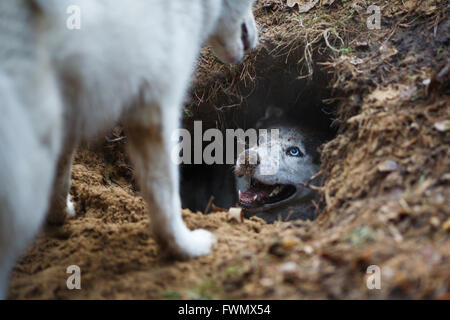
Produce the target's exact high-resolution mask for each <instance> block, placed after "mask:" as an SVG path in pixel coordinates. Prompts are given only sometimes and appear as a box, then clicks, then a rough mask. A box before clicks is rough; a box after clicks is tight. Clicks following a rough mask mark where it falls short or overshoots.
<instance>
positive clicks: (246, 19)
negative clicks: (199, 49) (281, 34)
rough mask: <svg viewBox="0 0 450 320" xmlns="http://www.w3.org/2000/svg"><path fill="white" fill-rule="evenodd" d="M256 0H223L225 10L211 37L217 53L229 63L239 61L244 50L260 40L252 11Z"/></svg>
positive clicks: (251, 47) (210, 42) (211, 42)
mask: <svg viewBox="0 0 450 320" xmlns="http://www.w3.org/2000/svg"><path fill="white" fill-rule="evenodd" d="M253 2H254V0H223V4H222V5H223V10H222V12H221V16H220V17H219V20H218V23H217V25H216V28H215V30H214V32H213V34H212V36H211V37H210V38H209V41H208V42H209V44H210V45H211V46H212V49H213V50H214V52H215V54H216V55H217V56H218V57H219V59H220V60H222V61H224V62H227V63H238V62H240V61H241V60H242V59H243V57H244V52H245V51H248V50H251V49H253V48H254V47H255V46H256V44H257V42H258V31H257V29H256V22H255V18H254V16H253V12H252V5H253Z"/></svg>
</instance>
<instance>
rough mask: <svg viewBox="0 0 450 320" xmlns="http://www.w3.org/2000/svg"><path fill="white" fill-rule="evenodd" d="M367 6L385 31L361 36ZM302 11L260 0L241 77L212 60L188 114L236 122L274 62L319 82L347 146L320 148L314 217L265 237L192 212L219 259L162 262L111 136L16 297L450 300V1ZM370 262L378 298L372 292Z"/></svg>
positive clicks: (22, 265) (30, 261)
mask: <svg viewBox="0 0 450 320" xmlns="http://www.w3.org/2000/svg"><path fill="white" fill-rule="evenodd" d="M291 2H292V1H290V3H291ZM299 2H300V1H299ZM369 4H371V5H378V6H379V7H380V8H381V16H382V20H381V29H380V30H370V29H368V28H367V26H366V20H367V17H368V16H369V15H368V14H367V11H366V9H367V6H368V5H369ZM301 9H302V10H303V11H305V10H306V9H305V8H304V7H301ZM298 10H299V7H298V6H297V5H295V6H294V7H292V8H290V7H288V6H287V5H286V3H285V2H283V1H264V2H260V3H259V4H258V5H257V8H256V16H257V19H258V22H259V24H260V26H261V29H262V30H261V32H262V47H261V49H260V50H258V51H257V52H255V53H253V54H251V55H250V56H248V57H247V58H246V60H245V63H244V64H243V65H241V66H226V65H224V64H222V63H220V62H219V61H217V59H216V58H215V57H214V56H213V55H212V54H211V53H209V52H208V50H205V51H204V52H203V54H202V56H201V59H200V65H199V68H198V71H197V76H196V84H195V86H194V87H193V90H192V97H191V99H190V101H189V102H188V103H187V104H186V109H185V113H186V115H187V118H188V119H189V118H190V117H193V118H194V117H195V116H196V115H198V114H209V115H210V119H216V118H219V119H222V120H223V122H222V125H223V126H226V125H227V122H226V120H227V118H226V117H221V116H220V114H223V110H233V111H232V112H238V111H236V110H238V109H239V106H240V108H241V109H245V104H246V98H247V97H249V96H251V93H252V92H254V91H255V90H257V88H258V87H259V86H261V85H264V81H263V80H262V77H261V76H262V75H263V73H264V72H263V71H261V70H260V69H258V66H261V64H262V63H264V60H265V59H267V57H269V56H270V57H272V58H273V59H275V60H276V61H278V63H279V64H280V65H281V64H283V63H285V64H286V68H287V69H288V70H289V77H292V74H293V73H294V72H295V73H296V74H295V77H294V78H296V79H298V80H299V81H306V82H301V83H300V82H299V87H298V90H300V89H301V85H302V84H306V83H308V82H311V81H313V82H314V81H319V80H317V79H318V78H317V77H318V76H319V75H320V77H321V79H320V81H321V83H326V85H325V84H324V87H326V88H323V89H326V90H324V92H325V93H324V95H322V96H320V98H321V99H322V100H325V101H322V103H325V104H326V105H329V106H331V110H327V112H331V115H330V117H333V126H334V128H336V129H335V130H336V131H337V134H336V136H335V137H334V138H333V139H332V140H331V141H329V142H328V143H326V144H325V145H324V146H323V148H322V168H321V170H322V175H323V179H324V183H323V185H322V186H321V187H320V189H319V190H320V192H321V194H322V202H323V204H322V206H323V209H322V210H321V212H320V215H319V217H318V219H317V220H316V221H313V222H312V221H290V222H276V223H274V224H270V225H269V224H266V223H265V222H264V221H262V220H260V219H258V218H251V219H245V220H244V222H240V221H238V219H237V220H229V219H227V213H226V212H215V213H212V214H208V215H204V214H201V213H192V212H190V211H189V210H184V211H183V217H184V220H185V221H186V223H187V225H188V226H189V227H190V228H205V229H208V230H211V231H212V232H214V234H215V235H216V236H217V238H218V244H217V247H216V248H215V250H214V251H213V253H212V254H210V255H207V256H204V257H201V258H198V259H194V260H190V261H184V262H174V261H169V260H166V259H165V257H164V254H163V253H162V252H159V248H158V247H157V246H156V244H155V242H154V240H153V238H152V235H151V233H150V231H149V228H148V224H149V223H150V221H149V218H148V215H147V213H146V205H145V202H144V201H143V199H142V198H141V197H140V195H139V190H138V188H137V187H136V186H135V184H134V181H133V171H132V168H131V166H130V165H129V163H128V160H127V159H126V157H125V155H124V153H123V146H124V145H125V144H126V137H124V136H123V135H122V133H121V132H120V128H119V129H117V128H116V130H115V131H113V134H112V135H110V136H108V139H107V142H105V143H101V144H100V147H96V148H93V147H90V148H87V147H83V148H81V149H80V151H79V152H78V154H77V156H76V159H75V164H74V168H73V185H72V190H71V194H72V196H73V199H74V201H75V204H76V211H77V217H76V218H73V219H70V220H68V221H67V223H66V224H64V226H62V227H61V228H50V227H46V228H44V230H43V231H42V233H41V234H40V235H39V237H38V239H37V240H36V242H35V244H34V245H33V246H32V247H31V248H30V249H29V250H28V252H27V253H26V254H25V255H24V256H23V257H22V259H21V260H20V262H19V263H18V264H17V265H16V267H15V268H14V272H13V278H12V282H11V289H10V292H9V298H12V299H28V298H33V299H46V298H64V299H82V298H101V299H117V298H123V299H146V298H151V299H187V298H194V299H204V298H206V299H215V298H238V299H240V298H257V299H299V298H300V299H327V298H331V299H352V298H355V299H361V298H371V299H391V298H401V299H417V298H432V299H449V298H450V268H449V266H450V126H449V121H450V103H449V102H450V99H449V85H448V84H449V74H450V72H449V68H450V54H449V47H450V41H449V37H450V20H449V18H448V12H449V2H448V1H426V0H423V1H420V0H419V1H412V0H411V1H408V0H403V1H371V2H370V3H369V2H367V1H320V3H319V2H318V3H317V4H316V5H315V6H314V7H312V8H310V9H309V10H306V11H305V12H302V13H299V11H298ZM262 58H263V59H262ZM261 61H263V62H261ZM266 76H267V78H270V75H269V74H266ZM294 96H295V95H294ZM206 107H209V108H208V110H204V108H206ZM214 107H215V108H214ZM223 107H226V108H225V109H221V108H223ZM236 108H237V109H236ZM230 112H231V111H230ZM218 114H219V116H217V115H218ZM186 121H187V122H189V120H185V122H186ZM216 125H217V124H216V123H215V121H213V120H211V126H216ZM70 265H78V266H79V267H80V268H81V272H82V273H81V277H82V278H81V286H82V289H81V290H68V289H67V287H66V279H67V277H68V276H69V274H67V273H66V269H67V267H68V266H70ZM374 265H375V266H378V267H379V268H380V270H381V289H379V290H378V289H374V290H370V289H368V286H367V281H368V280H369V282H370V283H372V282H371V278H370V276H371V274H370V273H368V270H373V267H372V268H369V267H370V266H374ZM375 268H376V267H375Z"/></svg>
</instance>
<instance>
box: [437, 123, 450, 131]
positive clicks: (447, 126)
mask: <svg viewBox="0 0 450 320" xmlns="http://www.w3.org/2000/svg"><path fill="white" fill-rule="evenodd" d="M434 127H435V128H436V130H437V131H440V132H446V131H449V130H450V120H444V121H439V122H435V123H434Z"/></svg>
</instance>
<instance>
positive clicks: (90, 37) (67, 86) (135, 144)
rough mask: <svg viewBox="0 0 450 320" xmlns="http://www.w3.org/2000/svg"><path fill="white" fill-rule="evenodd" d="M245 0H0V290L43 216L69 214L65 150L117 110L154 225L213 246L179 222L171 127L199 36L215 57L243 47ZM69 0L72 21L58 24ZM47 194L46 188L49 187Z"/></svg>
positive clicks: (234, 54)
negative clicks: (75, 15)
mask: <svg viewBox="0 0 450 320" xmlns="http://www.w3.org/2000/svg"><path fill="white" fill-rule="evenodd" d="M252 2H253V0H189V1H187V0H171V1H165V0H128V1H123V0H97V1H94V0H34V1H33V0H14V1H2V2H0V114H1V116H0V150H1V153H0V298H1V297H2V296H4V294H5V293H6V289H7V279H8V277H9V273H10V270H11V268H12V266H13V264H14V262H15V261H16V259H17V257H18V255H19V254H21V253H22V252H23V250H24V248H25V247H26V245H27V244H28V243H29V242H30V241H31V240H32V239H33V237H34V235H35V234H36V232H37V231H38V229H39V227H40V225H41V224H42V222H43V221H44V219H45V215H46V212H48V217H49V221H50V222H54V223H61V222H63V221H64V218H65V215H66V212H68V213H73V205H72V204H71V202H70V198H69V197H68V191H69V187H70V168H71V160H72V154H73V149H74V148H75V147H76V144H77V142H78V141H79V140H80V139H89V138H91V137H93V136H95V135H97V134H99V133H101V132H102V130H104V129H106V128H108V127H110V126H111V125H112V124H113V123H114V122H115V121H117V120H119V119H121V120H122V121H123V123H124V124H125V126H126V130H127V131H128V137H129V149H130V150H129V151H130V156H131V158H132V160H133V162H134V165H135V168H136V172H137V174H138V180H139V182H140V184H141V188H142V192H143V195H144V197H145V199H146V200H147V202H148V207H149V212H150V215H151V220H152V227H153V231H154V234H155V236H156V238H157V240H158V241H159V243H160V245H161V246H162V247H163V248H165V249H167V250H168V251H169V252H171V253H172V254H174V255H176V256H181V257H195V256H199V255H203V254H206V253H208V252H210V250H211V246H212V245H213V243H214V237H213V235H212V234H211V233H209V232H208V231H205V230H195V231H190V230H189V229H188V228H187V227H186V226H185V225H184V223H183V221H182V218H181V212H180V198H179V195H178V170H177V168H176V166H175V165H173V164H172V163H171V161H170V160H169V159H170V150H171V142H170V136H171V133H172V131H173V130H174V129H176V128H177V127H178V125H179V120H180V119H179V118H180V114H181V105H182V101H183V98H184V95H185V92H186V89H187V87H188V85H189V79H190V77H191V74H192V71H193V69H194V66H195V62H196V58H197V55H198V52H199V50H200V47H201V46H202V44H204V43H205V42H206V41H208V40H210V43H211V45H212V46H213V49H214V50H215V51H216V53H217V55H218V56H219V58H221V59H222V60H224V61H229V62H236V61H238V60H240V59H241V58H242V56H243V46H242V41H241V25H242V23H244V22H245V23H246V24H247V29H248V33H249V37H248V39H249V41H250V42H251V47H254V46H255V45H256V42H257V32H256V27H255V23H254V19H253V15H252V12H251V5H252ZM69 5H78V6H79V7H80V9H81V29H80V30H69V29H67V28H66V19H67V18H68V14H67V13H66V9H67V7H68V6H69ZM52 193H53V195H52Z"/></svg>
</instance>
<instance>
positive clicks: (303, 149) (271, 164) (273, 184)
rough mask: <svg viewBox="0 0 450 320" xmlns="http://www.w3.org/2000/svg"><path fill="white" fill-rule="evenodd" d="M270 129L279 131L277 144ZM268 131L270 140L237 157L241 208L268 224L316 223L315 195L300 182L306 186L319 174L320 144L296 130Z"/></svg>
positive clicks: (277, 126) (292, 127)
mask: <svg viewBox="0 0 450 320" xmlns="http://www.w3.org/2000/svg"><path fill="white" fill-rule="evenodd" d="M270 128H276V129H278V130H279V139H278V141H276V140H275V141H272V139H270ZM268 129H269V130H268V132H269V133H268V138H265V139H263V141H261V140H260V141H259V143H258V145H257V146H255V147H253V148H250V149H247V150H245V151H244V152H243V153H241V154H240V155H239V157H238V160H237V164H236V169H235V174H236V177H237V188H238V194H239V204H240V205H241V206H242V207H243V208H244V212H246V213H248V214H251V215H257V216H259V217H261V218H263V219H264V220H266V221H268V222H273V221H275V220H277V219H278V218H281V219H282V220H288V219H314V218H315V208H314V206H313V204H312V200H313V199H314V198H315V197H316V193H315V192H314V191H313V190H311V189H309V188H306V187H304V186H302V185H300V184H299V182H302V183H307V182H308V181H309V179H310V178H311V177H312V176H313V175H314V174H316V173H317V172H318V170H319V165H318V163H317V162H318V152H317V151H316V150H317V147H318V144H319V143H318V141H315V140H314V137H311V133H308V132H307V131H306V130H302V129H301V128H299V127H296V126H288V125H281V124H280V125H275V126H272V127H269V128H268ZM274 143H276V144H277V147H278V148H277V149H278V150H277V152H275V153H274V152H272V151H271V150H272V147H273V144H274ZM252 157H253V158H252ZM255 157H256V158H255ZM255 160H256V161H255ZM268 169H269V170H268ZM267 172H270V174H267Z"/></svg>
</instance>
